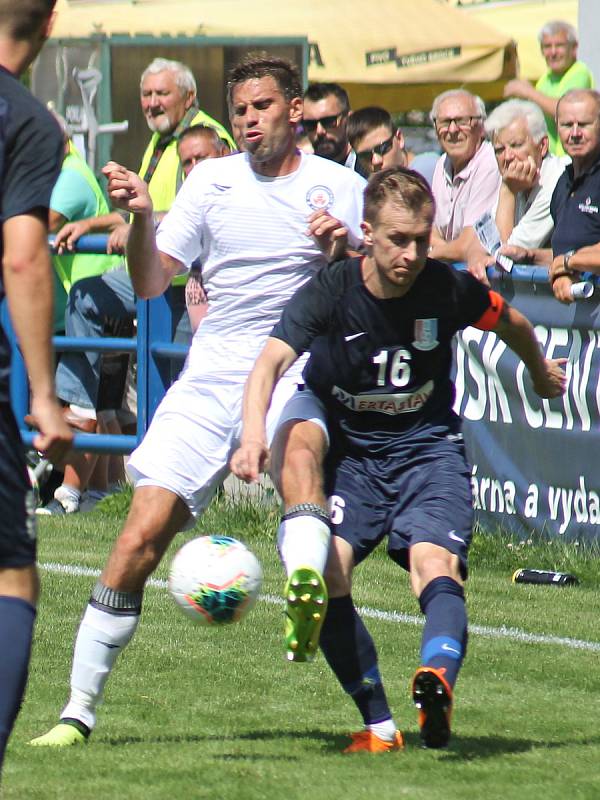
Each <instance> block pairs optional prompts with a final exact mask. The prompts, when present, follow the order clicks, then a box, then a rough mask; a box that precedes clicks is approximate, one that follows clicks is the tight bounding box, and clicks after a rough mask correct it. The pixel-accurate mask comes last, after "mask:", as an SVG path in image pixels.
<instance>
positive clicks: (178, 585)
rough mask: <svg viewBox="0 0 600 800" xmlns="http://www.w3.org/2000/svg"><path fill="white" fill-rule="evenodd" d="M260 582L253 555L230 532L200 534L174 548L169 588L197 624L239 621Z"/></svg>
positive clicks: (256, 560) (248, 608)
mask: <svg viewBox="0 0 600 800" xmlns="http://www.w3.org/2000/svg"><path fill="white" fill-rule="evenodd" d="M261 584H262V569H261V566H260V563H259V562H258V559H257V558H256V556H255V555H254V554H253V553H251V552H250V550H248V548H247V547H246V546H245V545H244V544H242V542H238V540H237V539H233V538H232V537H230V536H200V537H198V538H197V539H192V540H191V541H189V542H187V543H186V544H184V545H183V547H182V548H181V549H180V550H178V551H177V553H176V554H175V558H174V559H173V563H172V564H171V571H170V573H169V591H170V592H171V596H172V597H173V599H174V600H175V602H176V603H177V605H178V606H179V608H180V609H181V610H182V611H183V612H184V614H186V615H187V616H188V617H190V618H191V619H193V620H194V622H197V623H199V624H200V625H225V624H227V623H229V622H239V620H241V619H242V617H244V616H245V615H246V614H247V613H248V611H250V609H251V608H252V606H253V605H254V603H255V602H256V598H257V597H258V593H259V591H260V587H261Z"/></svg>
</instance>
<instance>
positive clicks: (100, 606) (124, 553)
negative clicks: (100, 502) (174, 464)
mask: <svg viewBox="0 0 600 800" xmlns="http://www.w3.org/2000/svg"><path fill="white" fill-rule="evenodd" d="M188 517H189V511H188V508H187V506H186V505H185V503H184V502H183V500H181V498H180V497H178V496H177V495H175V494H174V493H173V492H170V491H168V490H167V489H163V488H160V487H155V486H143V487H140V488H139V489H136V490H135V492H134V495H133V502H132V505H131V509H130V512H129V515H128V517H127V521H126V523H125V526H124V528H123V530H122V532H121V534H120V536H119V538H118V539H117V541H116V543H115V546H114V548H113V551H112V553H111V554H110V556H109V559H108V562H107V564H106V567H105V568H104V571H103V572H102V575H101V577H100V580H99V581H98V583H97V584H96V586H95V587H94V589H93V591H92V597H91V599H90V603H89V604H88V606H87V609H86V611H85V614H84V616H83V619H82V621H81V624H80V626H79V631H78V634H77V639H76V641H75V653H74V657H73V668H72V672H71V697H70V700H69V702H68V703H67V705H66V707H65V708H64V710H63V712H62V714H61V722H60V723H59V724H58V725H56V726H55V727H54V728H52V730H50V731H49V732H48V733H47V734H45V735H44V736H40V737H38V738H37V739H33V741H32V742H31V744H33V745H35V746H48V747H65V746H68V745H73V744H80V743H83V742H85V741H86V740H87V738H88V736H89V734H90V732H91V731H92V729H93V728H94V726H95V724H96V707H97V705H98V703H99V702H100V700H101V698H102V693H103V691H104V685H105V683H106V680H107V678H108V676H109V675H110V672H111V670H112V668H113V666H114V664H115V661H116V659H117V656H118V655H119V653H120V652H121V651H122V650H123V649H124V647H126V646H127V644H128V643H129V642H130V640H131V638H132V637H133V634H134V633H135V630H136V628H137V625H138V622H139V619H140V614H141V609H142V596H143V590H144V584H145V582H146V580H147V578H148V576H149V575H150V574H151V573H152V572H153V570H154V569H155V568H156V566H157V565H158V563H159V562H160V560H161V558H162V556H163V554H164V552H165V550H166V549H167V547H168V546H169V544H170V542H171V541H172V539H173V537H174V536H175V534H176V533H177V532H178V531H180V530H181V529H182V527H183V526H184V525H185V523H186V521H187V519H188Z"/></svg>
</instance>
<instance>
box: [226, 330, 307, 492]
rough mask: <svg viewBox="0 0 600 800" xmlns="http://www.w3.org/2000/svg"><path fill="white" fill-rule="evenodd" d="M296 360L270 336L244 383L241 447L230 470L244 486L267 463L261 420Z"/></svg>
mask: <svg viewBox="0 0 600 800" xmlns="http://www.w3.org/2000/svg"><path fill="white" fill-rule="evenodd" d="M297 358H298V354H297V353H296V352H295V350H293V349H292V348H291V347H290V346H289V345H288V344H286V343H285V342H283V341H282V340H281V339H276V338H274V337H272V336H270V337H269V338H268V339H267V342H266V344H265V346H264V348H263V350H262V352H261V354H260V355H259V357H258V358H257V359H256V363H255V364H254V367H253V369H252V372H251V373H250V375H249V377H248V380H247V382H246V388H245V389H244V404H243V428H242V437H241V444H240V448H239V450H237V451H236V452H235V453H234V454H233V458H232V459H231V470H232V472H233V473H234V474H235V475H237V477H238V478H241V479H242V480H244V481H246V482H248V483H251V482H253V481H257V480H258V476H259V475H260V473H261V472H262V471H263V469H264V467H265V465H266V463H267V460H268V456H269V447H268V443H267V433H266V428H265V420H266V418H267V411H268V409H269V405H270V403H271V398H272V396H273V390H274V389H275V385H276V383H277V381H278V380H279V378H280V377H281V376H282V375H283V373H284V372H285V371H286V370H287V369H289V367H291V365H292V364H293V363H294V361H296V359H297Z"/></svg>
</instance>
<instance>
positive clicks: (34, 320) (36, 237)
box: [2, 214, 73, 461]
mask: <svg viewBox="0 0 600 800" xmlns="http://www.w3.org/2000/svg"><path fill="white" fill-rule="evenodd" d="M2 235H3V240H4V255H3V264H2V266H3V274H4V285H5V289H6V297H7V299H8V307H9V309H10V316H11V320H12V323H13V325H14V328H15V332H16V334H17V338H18V340H19V345H20V347H21V350H22V352H23V358H24V359H25V364H26V366H27V372H28V374H29V381H30V385H31V394H32V401H31V413H32V415H33V416H34V417H35V419H36V421H37V423H38V425H39V433H38V434H37V436H36V438H35V439H34V442H33V444H34V447H35V448H36V449H37V450H39V451H40V452H42V453H44V455H45V456H47V458H48V459H49V460H50V461H59V460H60V459H61V458H62V457H63V456H64V455H65V454H66V452H67V450H68V448H69V447H70V444H71V440H72V438H73V437H72V434H71V431H70V430H69V428H68V426H67V425H66V423H65V421H64V419H63V416H62V413H61V410H60V407H59V405H58V402H57V400H56V396H55V393H54V360H53V357H52V346H51V336H52V317H53V313H52V306H53V296H54V287H53V281H52V265H51V263H50V255H49V253H48V243H47V236H48V229H47V225H46V221H45V220H44V219H43V218H42V215H41V214H40V215H37V214H20V215H17V216H14V217H10V218H9V219H7V220H6V221H5V222H4V224H3V226H2Z"/></svg>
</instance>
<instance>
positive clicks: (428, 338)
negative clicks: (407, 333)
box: [412, 318, 439, 350]
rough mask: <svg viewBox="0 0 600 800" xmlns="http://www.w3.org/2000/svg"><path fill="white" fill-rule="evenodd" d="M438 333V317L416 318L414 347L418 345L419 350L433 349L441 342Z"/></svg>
mask: <svg viewBox="0 0 600 800" xmlns="http://www.w3.org/2000/svg"><path fill="white" fill-rule="evenodd" d="M437 333H438V321H437V318H434V319H416V320H415V339H414V341H413V343H412V344H413V347H416V349H417V350H433V349H434V348H435V347H437V346H438V344H439V341H438V338H437Z"/></svg>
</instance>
